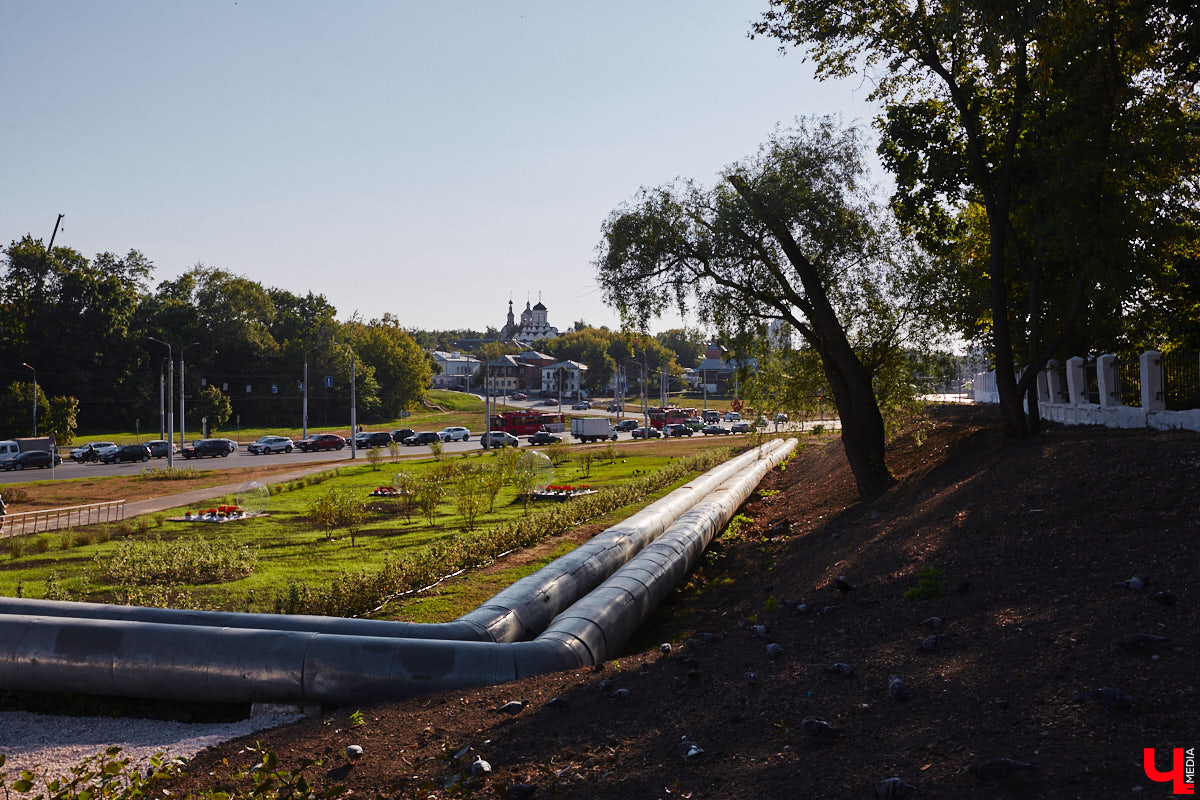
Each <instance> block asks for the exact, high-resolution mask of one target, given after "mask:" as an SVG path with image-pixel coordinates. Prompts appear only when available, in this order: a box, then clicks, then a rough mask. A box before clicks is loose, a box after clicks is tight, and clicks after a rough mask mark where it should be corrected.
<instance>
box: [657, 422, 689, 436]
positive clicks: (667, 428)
mask: <svg viewBox="0 0 1200 800" xmlns="http://www.w3.org/2000/svg"><path fill="white" fill-rule="evenodd" d="M662 433H663V436H665V437H667V438H671V437H672V436H691V435H692V429H691V428H689V427H688V426H687V425H684V424H683V423H682V422H672V423H671V424H670V425H664V426H663V430H662Z"/></svg>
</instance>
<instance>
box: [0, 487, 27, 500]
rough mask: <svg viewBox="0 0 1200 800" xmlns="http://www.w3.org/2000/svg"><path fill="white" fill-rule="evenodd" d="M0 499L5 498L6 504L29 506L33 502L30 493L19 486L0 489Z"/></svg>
mask: <svg viewBox="0 0 1200 800" xmlns="http://www.w3.org/2000/svg"><path fill="white" fill-rule="evenodd" d="M0 497H3V498H4V502H5V503H22V504H27V503H30V502H32V499H31V498H30V497H29V492H27V491H25V490H24V489H21V488H19V487H17V486H5V487H3V488H2V489H0Z"/></svg>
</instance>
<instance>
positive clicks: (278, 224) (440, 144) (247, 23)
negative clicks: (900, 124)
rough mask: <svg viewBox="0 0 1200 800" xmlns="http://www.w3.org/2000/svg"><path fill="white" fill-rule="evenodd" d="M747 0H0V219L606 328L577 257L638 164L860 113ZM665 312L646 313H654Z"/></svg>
mask: <svg viewBox="0 0 1200 800" xmlns="http://www.w3.org/2000/svg"><path fill="white" fill-rule="evenodd" d="M764 7H765V1H764V0H751V1H747V0H669V1H667V0H663V1H658V0H635V1H634V2H624V1H621V2H607V3H591V4H584V3H575V2H561V0H558V1H557V2H482V0H481V1H480V2H474V3H463V2H458V3H446V2H421V3H417V2H401V1H400V0H393V1H392V2H336V3H331V2H307V1H304V0H269V1H268V0H237V2H234V0H219V1H218V0H205V1H204V2H162V0H144V1H143V2H122V1H120V0H105V2H92V1H91V0H76V1H74V2H63V1H60V0H0V97H2V98H3V101H4V109H5V111H4V115H3V116H4V119H3V121H0V159H2V161H3V163H2V169H0V176H2V177H0V187H2V188H0V239H2V240H3V244H7V243H8V242H9V241H10V240H12V239H17V238H20V237H21V236H23V235H24V234H26V233H31V234H33V235H34V236H35V237H39V238H41V239H43V241H46V240H48V239H49V237H50V232H51V230H52V229H53V225H54V220H55V217H56V215H57V214H58V213H60V212H61V213H64V214H66V217H65V219H64V220H63V229H62V230H61V231H60V232H59V235H58V239H57V240H56V244H62V245H67V246H70V247H73V248H75V249H76V250H79V251H81V252H82V253H83V254H85V255H87V256H92V255H94V254H95V253H97V252H102V251H112V252H116V253H124V252H126V251H128V250H129V249H131V248H133V249H137V250H140V251H142V252H143V253H144V254H145V255H146V256H147V257H148V258H150V259H151V260H152V261H153V262H154V264H155V265H156V270H157V271H156V274H155V282H156V283H157V281H159V280H165V279H168V278H173V277H175V276H177V275H179V274H180V273H182V272H184V271H186V270H187V269H189V268H190V267H192V266H193V265H195V264H197V263H203V264H205V265H207V266H211V267H221V268H224V269H227V270H229V271H231V272H234V273H237V274H240V275H245V276H247V277H249V278H251V279H253V280H256V281H259V282H261V283H263V284H264V285H267V286H278V287H281V288H285V289H288V290H290V291H292V292H295V293H297V294H304V293H306V292H308V291H313V292H317V293H320V294H324V295H325V296H326V297H327V298H328V299H329V300H330V302H332V303H333V304H334V305H335V306H336V307H337V308H338V311H339V316H340V317H341V318H347V317H348V316H350V315H351V314H352V313H354V312H355V311H357V312H358V313H359V315H360V316H362V317H363V318H364V319H371V318H375V317H379V316H382V315H383V314H384V313H385V312H389V311H390V312H392V313H393V314H395V315H396V316H397V317H399V318H400V320H401V321H402V323H403V324H404V325H406V326H414V327H420V328H430V329H446V328H478V329H483V328H484V327H486V326H487V325H489V324H491V325H496V326H500V325H502V324H503V322H504V314H505V312H506V310H507V306H506V303H507V300H508V298H509V296H510V294H511V296H512V298H513V299H514V301H516V306H517V309H518V311H519V310H520V308H523V307H524V303H525V300H526V298H532V299H533V301H534V302H536V301H537V298H538V293H539V292H540V293H541V297H542V300H543V302H545V304H546V305H547V307H548V308H549V314H550V322H551V324H554V325H557V326H559V327H560V328H566V327H569V326H570V325H571V324H572V323H573V322H574V321H575V320H577V319H584V320H586V321H587V322H588V323H590V324H594V325H600V324H606V325H610V326H616V325H617V324H618V320H617V318H616V315H615V313H614V312H613V311H612V310H610V309H609V308H607V307H606V306H604V304H603V302H602V299H601V295H600V292H599V290H598V288H597V285H596V278H595V269H594V267H593V266H592V263H591V262H592V259H593V258H594V255H595V252H594V251H595V247H596V244H597V242H598V241H599V237H600V225H601V223H602V221H603V220H604V218H605V217H606V216H607V214H608V213H609V212H610V211H611V210H612V209H613V208H615V207H616V206H618V205H619V204H620V203H622V202H623V201H626V200H628V199H629V198H630V197H631V196H632V195H633V193H634V192H635V191H636V190H637V189H638V187H639V186H652V185H658V184H660V183H663V182H666V181H669V180H671V179H673V178H675V177H677V176H685V177H692V178H696V179H698V180H702V181H704V182H711V181H712V180H713V178H714V176H715V175H716V173H717V172H718V171H719V170H720V169H721V167H722V166H724V165H726V164H728V163H730V162H732V161H736V160H738V159H740V158H743V157H745V156H747V155H750V154H751V153H753V152H754V150H755V149H756V147H757V145H758V144H759V143H760V142H761V141H763V140H764V139H765V138H767V136H768V135H769V134H770V133H771V131H772V129H773V128H774V127H775V126H776V125H777V124H784V125H786V124H787V123H788V122H789V121H790V120H791V119H792V118H794V117H795V116H796V115H807V114H828V113H833V114H840V115H842V116H843V118H844V119H845V120H846V121H847V122H862V123H866V122H868V121H869V120H870V118H871V116H872V115H873V109H872V107H871V106H870V105H869V104H868V103H867V101H866V96H867V94H868V92H869V91H870V86H869V85H868V84H865V83H860V82H858V81H851V82H846V83H833V82H827V83H817V82H815V81H814V80H813V79H812V77H811V75H812V69H811V65H809V64H806V63H804V62H802V61H801V59H800V58H799V56H798V54H794V53H793V54H789V55H787V56H782V55H780V54H779V52H778V50H777V47H776V43H775V42H774V41H772V40H764V39H758V40H755V41H750V40H749V39H748V38H747V36H746V33H747V31H748V30H749V26H750V21H751V20H753V19H755V18H757V16H758V15H759V14H760V13H761V11H762V10H763V8H764ZM677 322H678V321H677V320H676V321H671V320H668V321H666V322H664V323H663V324H662V325H661V326H660V327H668V326H670V325H671V324H673V323H677Z"/></svg>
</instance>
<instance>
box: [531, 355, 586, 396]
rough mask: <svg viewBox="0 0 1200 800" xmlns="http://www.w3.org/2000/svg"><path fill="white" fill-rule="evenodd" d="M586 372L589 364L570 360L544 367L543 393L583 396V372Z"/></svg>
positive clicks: (548, 394)
mask: <svg viewBox="0 0 1200 800" xmlns="http://www.w3.org/2000/svg"><path fill="white" fill-rule="evenodd" d="M585 372H587V364H581V363H580V362H578V361H570V360H568V361H559V362H557V363H554V364H549V365H547V366H544V367H542V394H544V395H547V396H557V395H559V394H561V395H562V396H563V397H583V396H584V394H583V377H584V376H583V373H585Z"/></svg>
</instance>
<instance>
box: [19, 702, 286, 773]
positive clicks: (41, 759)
mask: <svg viewBox="0 0 1200 800" xmlns="http://www.w3.org/2000/svg"><path fill="white" fill-rule="evenodd" d="M302 716H303V715H302V714H300V713H298V712H294V711H291V712H279V713H266V714H257V715H254V716H252V717H250V718H249V719H245V720H241V721H240V722H229V723H189V722H170V721H162V720H153V719H129V718H119V717H62V716H52V715H48V714H31V713H28V712H24V711H5V712H0V753H3V754H4V755H5V757H6V759H7V761H6V763H5V765H4V766H3V767H2V768H0V771H2V772H5V773H7V774H8V776H9V782H10V783H11V779H12V777H13V776H15V775H16V774H17V773H19V772H21V771H22V770H30V771H31V772H33V773H35V774H37V775H40V776H42V777H46V778H54V777H59V776H61V775H66V774H68V773H69V772H70V769H71V767H72V766H74V765H76V764H78V763H79V762H80V761H82V760H83V759H85V758H87V757H89V756H94V755H96V754H97V753H103V752H104V751H105V750H107V749H108V748H109V747H112V746H114V745H116V746H118V747H120V748H121V750H122V757H127V758H130V759H133V760H134V761H142V760H143V759H146V758H149V757H150V756H153V755H154V754H155V753H166V754H167V755H168V756H178V757H181V758H191V757H192V756H193V755H195V754H196V753H198V752H200V751H201V750H203V749H205V748H206V747H212V746H213V745H216V744H220V743H221V742H225V741H228V740H230V739H236V738H237V737H239V736H245V735H246V734H249V733H254V732H255V731H260V730H265V729H267V728H274V727H277V726H279V725H284V724H286V723H289V722H294V721H295V720H297V719H300V718H301V717H302Z"/></svg>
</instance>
